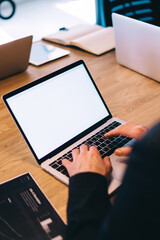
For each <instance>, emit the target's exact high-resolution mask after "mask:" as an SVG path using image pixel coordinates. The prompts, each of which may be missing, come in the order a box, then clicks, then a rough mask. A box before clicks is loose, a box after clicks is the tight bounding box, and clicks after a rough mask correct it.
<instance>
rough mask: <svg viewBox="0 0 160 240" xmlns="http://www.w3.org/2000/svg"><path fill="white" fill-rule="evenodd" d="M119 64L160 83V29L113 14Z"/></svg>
mask: <svg viewBox="0 0 160 240" xmlns="http://www.w3.org/2000/svg"><path fill="white" fill-rule="evenodd" d="M112 20H113V28H114V34H115V44H116V59H117V62H118V63H120V64H121V65H124V66H125V67H128V68H130V69H133V70H134V71H136V72H138V73H140V74H143V75H145V76H147V77H149V78H152V79H154V80H156V81H158V82H160V67H159V62H160V47H159V43H160V28H159V27H157V26H155V25H152V24H149V23H145V22H142V21H139V20H135V19H133V18H130V17H126V16H123V15H120V14H117V13H112Z"/></svg>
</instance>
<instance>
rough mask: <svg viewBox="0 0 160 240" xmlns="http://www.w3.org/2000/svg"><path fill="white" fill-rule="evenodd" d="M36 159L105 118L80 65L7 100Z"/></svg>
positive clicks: (94, 89) (102, 108) (104, 113)
mask: <svg viewBox="0 0 160 240" xmlns="http://www.w3.org/2000/svg"><path fill="white" fill-rule="evenodd" d="M7 103H8V105H9V107H10V109H11V110H12V113H13V114H14V116H15V118H16V120H17V121H18V123H19V125H20V126H21V129H22V130H23V132H24V134H25V136H26V138H27V139H28V141H29V143H30V145H31V146H32V148H33V150H34V152H35V154H36V155H37V157H38V159H41V158H43V157H44V156H46V155H47V154H48V153H50V152H52V151H53V150H55V149H57V148H58V147H60V146H61V145H63V144H64V143H66V142H67V141H69V140H70V139H72V138H74V137H75V136H77V135H78V134H80V133H81V132H83V131H85V130H86V129H88V128H89V127H91V126H93V125H94V124H96V123H97V122H99V121H101V120H102V119H104V118H106V117H107V116H108V115H109V111H108V110H107V108H106V106H105V104H104V102H103V101H102V99H101V97H100V95H99V93H98V91H97V89H96V87H95V85H94V83H93V82H92V80H91V78H90V76H89V74H88V72H87V71H86V69H85V67H84V65H83V64H80V65H78V66H76V67H74V68H72V69H69V70H68V71H65V72H63V73H61V74H59V75H57V76H54V77H51V78H50V79H48V80H46V81H44V82H41V83H39V84H37V85H35V86H32V87H31V88H28V89H26V90H24V91H22V92H19V93H18V94H16V95H14V96H11V97H9V98H8V99H7Z"/></svg>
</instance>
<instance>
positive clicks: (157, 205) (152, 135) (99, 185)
mask: <svg viewBox="0 0 160 240" xmlns="http://www.w3.org/2000/svg"><path fill="white" fill-rule="evenodd" d="M159 223H160V124H158V125H157V126H155V127H154V128H153V129H152V130H151V131H149V132H148V134H147V135H146V136H145V137H144V138H143V139H142V140H140V141H138V142H136V144H135V145H134V147H133V151H132V153H131V155H130V159H129V165H128V169H127V171H126V174H125V176H124V179H123V183H122V186H121V188H120V190H119V193H118V196H117V198H116V200H115V202H114V206H113V208H111V207H110V203H109V198H108V195H107V182H106V179H105V178H104V177H103V176H101V175H98V174H95V173H83V174H78V175H75V176H74V177H72V178H71V179H70V185H69V201H68V228H67V239H68V240H73V239H74V240H80V239H83V240H86V239H87V240H94V239H96V240H103V239H106V240H111V239H114V240H115V239H116V240H117V238H118V239H123V240H128V239H129V240H132V239H136V240H139V239H160V231H159Z"/></svg>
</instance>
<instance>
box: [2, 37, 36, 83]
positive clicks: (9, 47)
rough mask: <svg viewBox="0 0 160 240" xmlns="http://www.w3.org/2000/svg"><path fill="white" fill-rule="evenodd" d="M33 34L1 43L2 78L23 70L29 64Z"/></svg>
mask: <svg viewBox="0 0 160 240" xmlns="http://www.w3.org/2000/svg"><path fill="white" fill-rule="evenodd" d="M31 45H32V36H27V37H24V38H20V39H17V40H14V41H11V42H8V43H5V44H1V45H0V57H1V61H0V79H4V78H6V77H9V76H11V75H14V74H16V73H20V72H23V71H25V70H26V69H27V67H28V64H29V56H30V51H31Z"/></svg>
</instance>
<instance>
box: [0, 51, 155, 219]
mask: <svg viewBox="0 0 160 240" xmlns="http://www.w3.org/2000/svg"><path fill="white" fill-rule="evenodd" d="M70 50H71V54H70V55H69V56H66V57H64V58H61V59H59V60H56V61H53V62H51V63H48V64H45V65H43V66H41V67H34V66H31V65H30V66H29V67H28V69H27V71H25V72H24V73H21V74H17V75H15V76H13V77H10V78H7V79H4V80H1V81H0V96H2V95H4V94H5V93H7V92H9V91H11V90H13V89H16V88H18V87H20V86H22V85H25V84H27V83H29V82H32V81H34V80H36V79H38V78H40V77H42V76H45V75H47V74H49V73H51V72H53V71H55V70H57V69H59V68H62V67H64V66H66V65H68V64H70V63H72V62H74V61H77V60H79V59H83V60H84V61H85V63H86V65H87V66H88V68H89V70H90V72H91V75H92V76H93V79H94V80H95V82H96V84H97V86H98V88H99V90H100V92H101V93H102V96H103V97H104V99H105V101H106V103H107V105H108V106H109V109H110V110H111V112H112V115H113V116H115V117H118V118H120V119H123V120H125V121H132V122H135V123H141V124H144V125H146V126H151V125H152V124H154V123H155V122H156V121H158V120H159V119H160V84H159V83H157V82H155V81H153V80H151V79H149V78H147V77H144V76H142V75H140V74H138V73H136V72H134V71H132V70H129V69H127V68H125V67H123V66H120V65H119V64H117V63H116V60H115V52H114V51H111V52H109V53H107V54H104V55H102V56H100V57H97V56H93V55H91V54H88V53H85V52H82V51H80V50H76V49H70ZM25 172H30V173H31V174H32V176H33V177H34V178H35V180H36V181H37V183H38V184H39V186H40V188H41V189H42V191H43V192H44V193H45V194H46V196H47V197H48V198H49V200H50V201H51V203H52V204H53V205H54V207H55V208H56V209H57V210H58V212H59V214H60V216H61V217H62V218H63V220H64V221H66V206H67V198H68V187H67V186H65V185H64V184H63V183H61V182H60V181H58V180H56V179H55V178H54V177H53V176H51V175H50V174H49V173H46V172H45V171H44V170H42V169H41V168H40V167H39V165H38V164H37V162H36V160H35V159H34V157H33V155H32V153H31V152H30V150H29V148H28V146H27V144H26V143H25V141H24V139H23V137H22V136H21V134H20V132H19V130H18V128H17V127H16V125H15V123H14V121H13V120H12V118H11V116H10V114H9V112H8V111H7V109H6V107H5V106H4V104H3V102H2V100H1V99H0V182H3V181H6V180H8V179H10V178H13V177H15V176H18V175H20V174H23V173H25Z"/></svg>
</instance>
